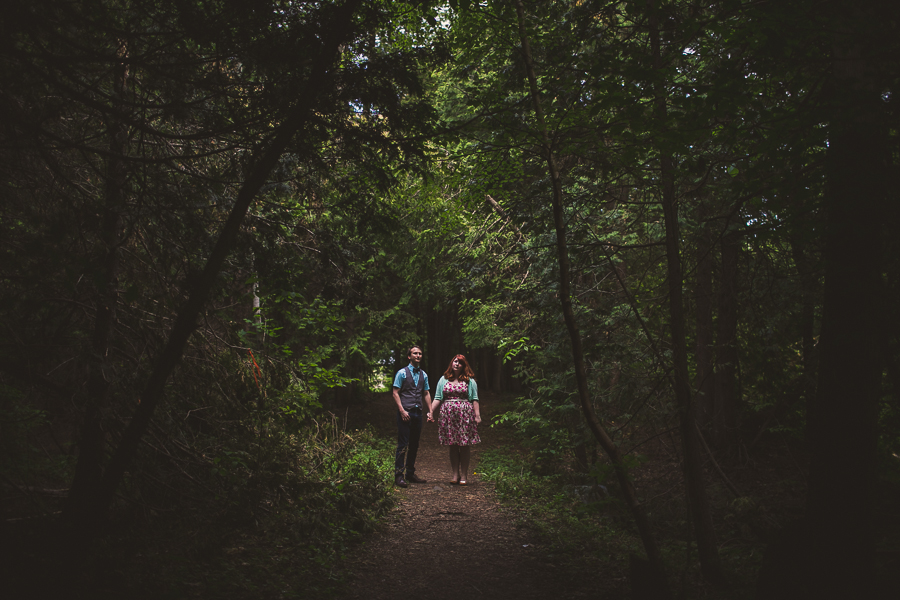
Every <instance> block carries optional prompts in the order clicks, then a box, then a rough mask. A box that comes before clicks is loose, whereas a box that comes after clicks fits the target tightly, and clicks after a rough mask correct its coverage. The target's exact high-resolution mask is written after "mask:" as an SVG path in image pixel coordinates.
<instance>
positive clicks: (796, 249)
mask: <svg viewBox="0 0 900 600" xmlns="http://www.w3.org/2000/svg"><path fill="white" fill-rule="evenodd" d="M790 243H791V255H792V256H793V258H794V266H795V267H796V268H797V277H798V279H799V280H800V338H801V348H802V352H803V355H802V356H801V358H800V360H801V361H802V368H803V374H802V378H803V381H802V384H801V390H800V394H801V395H802V397H803V399H804V400H805V401H806V402H807V403H809V402H812V400H813V397H814V396H815V390H816V360H815V354H814V353H815V346H816V344H815V327H816V313H815V310H816V304H815V302H816V276H815V273H814V271H813V264H812V262H813V261H812V260H811V259H810V257H809V254H808V253H807V252H806V250H804V248H803V242H802V241H801V240H800V239H799V238H798V236H797V234H796V232H794V233H793V234H792V235H791V238H790Z"/></svg>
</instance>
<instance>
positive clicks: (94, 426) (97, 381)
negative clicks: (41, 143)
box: [64, 41, 128, 527]
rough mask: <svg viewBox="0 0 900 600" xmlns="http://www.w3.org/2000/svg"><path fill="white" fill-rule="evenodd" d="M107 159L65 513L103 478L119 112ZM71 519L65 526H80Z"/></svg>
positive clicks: (119, 97) (121, 159)
mask: <svg viewBox="0 0 900 600" xmlns="http://www.w3.org/2000/svg"><path fill="white" fill-rule="evenodd" d="M117 55H118V57H119V59H120V61H119V62H118V63H117V64H116V67H115V71H114V72H115V75H114V77H115V80H114V81H113V89H114V91H115V95H114V98H115V101H117V102H119V103H124V101H125V93H126V90H127V87H128V66H127V64H126V58H127V46H126V44H125V42H124V41H122V42H120V45H119V49H118V52H117ZM107 129H108V132H107V134H108V137H109V158H108V159H107V167H106V186H105V193H104V196H105V197H104V206H103V210H102V212H101V215H102V216H101V220H100V248H101V251H102V256H101V258H100V261H99V263H100V264H99V266H100V268H99V273H100V276H99V278H98V279H99V281H100V285H99V289H98V290H97V300H96V303H95V316H94V330H93V333H92V335H91V357H90V366H89V372H88V380H87V385H86V388H85V401H84V407H83V411H84V412H83V421H82V425H81V435H80V439H79V442H78V461H77V462H76V464H75V476H74V478H73V480H72V485H71V487H70V492H69V497H68V499H67V505H68V506H67V509H66V511H65V512H64V515H66V516H67V517H68V516H70V515H72V514H77V513H79V512H83V511H84V510H86V509H87V507H88V506H89V505H90V504H92V503H93V502H95V501H96V498H97V494H98V492H99V486H100V482H101V480H102V477H103V458H104V454H105V451H104V450H105V449H104V446H105V439H104V433H103V413H104V410H105V409H106V407H107V404H108V396H109V379H110V377H111V373H110V371H111V366H110V361H109V346H110V338H111V337H112V334H113V331H114V329H115V324H116V308H117V306H118V303H119V262H120V247H121V244H122V241H123V240H122V235H123V233H122V211H123V209H124V204H125V185H126V172H125V154H126V148H127V140H128V128H127V127H126V126H125V124H124V123H123V122H122V121H121V120H120V119H118V118H117V117H114V116H110V117H109V122H108V125H107ZM76 503H77V505H76ZM84 524H86V523H84V522H80V523H79V522H74V521H69V522H67V523H66V526H67V527H72V526H78V525H84Z"/></svg>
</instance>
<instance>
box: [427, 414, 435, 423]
mask: <svg viewBox="0 0 900 600" xmlns="http://www.w3.org/2000/svg"><path fill="white" fill-rule="evenodd" d="M428 422H429V423H434V416H433V415H432V414H431V413H428Z"/></svg>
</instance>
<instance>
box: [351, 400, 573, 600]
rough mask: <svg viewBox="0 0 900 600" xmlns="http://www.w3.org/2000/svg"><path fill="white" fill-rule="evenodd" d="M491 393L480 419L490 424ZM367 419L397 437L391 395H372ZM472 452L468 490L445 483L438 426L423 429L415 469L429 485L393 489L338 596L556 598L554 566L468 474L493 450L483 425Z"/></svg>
mask: <svg viewBox="0 0 900 600" xmlns="http://www.w3.org/2000/svg"><path fill="white" fill-rule="evenodd" d="M490 400H491V398H490V396H487V397H485V398H484V402H483V406H482V409H481V411H482V415H483V416H484V417H486V418H485V422H486V423H487V422H489V419H490V416H491V415H493V414H494V410H492V406H491V402H490ZM367 409H368V410H367V411H366V414H367V416H368V418H369V419H370V422H371V423H372V424H373V425H375V427H376V428H377V429H378V431H379V433H383V434H384V435H387V436H392V438H394V439H395V438H396V425H395V418H396V417H395V412H394V408H393V405H392V402H391V400H390V398H389V397H388V396H387V395H385V396H384V397H381V396H379V397H377V398H376V399H375V400H374V401H373V402H371V403H370V404H369V406H368V407H367ZM480 433H481V437H482V440H483V441H482V443H481V444H479V445H477V446H475V447H474V448H473V452H472V458H473V460H472V462H473V464H474V469H470V473H469V485H467V486H457V485H450V484H449V483H448V482H449V480H450V460H449V455H448V451H447V449H446V448H443V447H441V446H440V444H439V443H438V440H437V425H436V424H434V423H429V424H427V425H426V426H425V427H424V430H423V432H422V443H421V444H420V447H419V457H418V459H417V460H416V472H417V474H418V475H419V476H420V477H424V478H425V479H427V480H428V483H425V484H410V487H409V488H407V489H405V490H401V491H399V504H398V506H397V507H396V508H395V509H394V511H393V513H392V514H391V515H390V517H389V519H388V524H387V527H386V529H385V530H384V531H382V532H381V533H379V534H377V535H376V536H374V537H373V538H372V539H370V540H369V541H367V542H366V543H364V544H363V545H362V546H361V547H359V548H357V549H356V550H355V551H354V553H353V555H352V556H351V557H350V559H349V562H348V565H347V566H348V569H349V570H350V571H351V572H352V573H353V576H352V577H351V583H350V585H349V586H348V588H347V590H346V593H345V594H344V596H343V597H344V598H348V599H349V598H365V599H378V598H384V599H388V598H391V599H394V598H397V597H398V596H400V597H406V598H429V599H434V600H455V599H457V598H466V599H472V598H501V599H504V598H510V599H512V598H516V599H522V598H526V599H527V598H547V597H548V596H549V597H554V596H556V595H557V594H555V593H554V592H553V590H554V589H558V587H556V586H555V585H554V574H553V568H552V567H550V566H548V565H545V564H542V563H541V561H539V560H538V557H537V556H536V555H535V554H534V550H533V546H532V543H531V542H530V541H529V535H528V532H527V530H524V529H521V528H517V527H516V526H515V524H514V523H513V521H512V518H511V517H510V516H509V515H507V514H506V513H504V512H503V511H501V510H500V506H499V504H498V502H497V499H496V497H495V495H494V491H493V487H492V486H491V485H490V484H488V483H485V482H483V481H481V480H480V478H479V477H478V476H477V475H474V474H473V473H472V471H477V470H478V466H477V465H478V457H479V454H480V452H481V451H483V450H484V449H485V448H490V447H491V446H494V445H496V443H497V441H496V436H495V435H494V432H493V431H492V430H491V429H490V428H488V427H486V426H485V425H482V427H481V429H480Z"/></svg>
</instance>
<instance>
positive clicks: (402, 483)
mask: <svg viewBox="0 0 900 600" xmlns="http://www.w3.org/2000/svg"><path fill="white" fill-rule="evenodd" d="M394 485H396V486H397V487H402V488H405V487H406V486H408V485H409V484H408V483H406V480H405V479H403V475H397V477H396V478H394Z"/></svg>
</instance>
